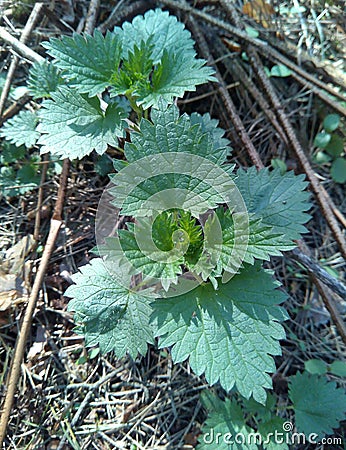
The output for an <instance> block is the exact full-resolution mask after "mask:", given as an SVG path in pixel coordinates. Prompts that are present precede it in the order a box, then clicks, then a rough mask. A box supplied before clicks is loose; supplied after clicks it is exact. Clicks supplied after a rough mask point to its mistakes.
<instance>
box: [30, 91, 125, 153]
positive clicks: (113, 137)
mask: <svg viewBox="0 0 346 450" xmlns="http://www.w3.org/2000/svg"><path fill="white" fill-rule="evenodd" d="M42 106H43V107H42V109H41V111H40V114H39V116H40V119H41V123H40V124H39V126H38V130H39V131H40V132H41V133H42V136H41V138H40V140H39V143H40V144H41V145H42V148H41V152H42V153H47V152H51V153H52V154H55V155H61V156H62V157H64V158H71V159H74V158H83V156H85V155H88V154H89V153H91V152H92V151H93V150H96V152H97V153H99V154H102V153H104V152H105V151H106V150H107V145H108V144H109V145H113V146H117V144H118V141H117V136H118V137H121V136H123V135H124V127H125V122H124V121H123V119H125V118H126V117H127V113H126V111H125V110H124V109H123V108H122V107H121V106H120V105H118V104H117V103H113V104H111V105H108V107H107V109H106V111H105V112H104V111H102V109H101V107H100V101H99V100H98V98H97V97H93V98H88V97H87V96H85V95H80V94H78V93H77V92H76V91H74V90H72V89H69V88H66V87H63V88H59V89H58V90H57V91H56V92H53V93H52V100H46V101H44V102H43V104H42Z"/></svg>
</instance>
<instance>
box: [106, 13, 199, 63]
mask: <svg viewBox="0 0 346 450" xmlns="http://www.w3.org/2000/svg"><path fill="white" fill-rule="evenodd" d="M114 33H115V34H116V35H117V36H118V38H119V40H120V41H121V42H122V43H123V53H122V56H123V57H125V58H127V56H128V53H129V52H130V51H133V49H134V47H135V45H136V44H138V42H141V41H144V42H147V41H148V40H149V39H150V40H151V42H152V43H153V44H154V46H153V50H152V55H151V57H152V60H153V62H154V64H157V63H158V62H160V60H161V58H162V55H163V52H164V50H166V51H170V50H173V51H174V52H182V53H185V55H186V56H188V57H189V58H190V60H191V58H193V57H194V56H195V54H196V52H195V50H194V48H193V46H194V42H193V40H192V39H191V34H190V32H189V31H188V30H186V29H185V27H184V25H183V24H182V23H181V22H178V20H177V18H176V17H175V16H170V15H169V13H168V12H167V11H162V10H161V9H155V10H150V11H147V12H146V13H145V14H144V16H137V17H135V18H134V19H133V21H132V23H129V22H125V23H124V24H123V26H122V28H119V27H116V28H115V29H114Z"/></svg>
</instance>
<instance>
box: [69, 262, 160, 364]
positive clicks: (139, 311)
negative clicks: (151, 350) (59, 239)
mask: <svg viewBox="0 0 346 450" xmlns="http://www.w3.org/2000/svg"><path fill="white" fill-rule="evenodd" d="M118 270H119V271H121V268H120V267H119V268H118ZM72 279H73V281H74V282H75V283H76V284H75V285H72V286H70V287H69V288H68V289H67V291H66V292H65V295H66V296H67V297H72V298H73V299H72V300H71V301H70V303H69V310H71V311H75V313H76V317H75V318H76V321H77V322H80V323H81V326H80V327H79V332H80V333H82V334H84V336H85V341H86V345H88V346H93V345H97V344H99V346H100V349H101V351H102V352H109V351H112V350H114V352H115V354H116V356H117V357H118V358H121V357H123V356H124V355H125V354H126V353H129V354H130V355H131V356H132V357H136V356H137V354H138V353H141V354H142V355H144V354H145V353H146V351H147V343H153V333H152V328H151V326H150V324H149V317H150V314H151V312H152V309H151V307H150V304H149V299H148V297H145V296H143V295H139V294H136V293H134V292H131V291H130V290H129V289H126V288H125V287H123V286H122V285H120V284H119V283H118V282H117V280H116V278H115V277H114V276H112V275H111V274H110V272H109V271H108V270H107V268H106V266H105V264H104V262H103V261H102V259H101V258H97V259H93V260H92V261H91V263H90V264H88V265H86V266H83V267H81V268H80V273H76V274H75V275H73V276H72Z"/></svg>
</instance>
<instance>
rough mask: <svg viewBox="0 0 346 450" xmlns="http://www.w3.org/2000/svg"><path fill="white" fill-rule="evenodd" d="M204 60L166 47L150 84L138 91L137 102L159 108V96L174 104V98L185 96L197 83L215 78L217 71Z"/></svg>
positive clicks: (193, 89)
mask: <svg viewBox="0 0 346 450" xmlns="http://www.w3.org/2000/svg"><path fill="white" fill-rule="evenodd" d="M205 64H206V61H205V60H203V59H195V58H194V59H192V58H191V57H189V56H188V55H186V54H185V53H178V54H177V53H175V52H173V51H170V52H169V51H167V50H164V52H163V55H162V58H161V61H160V62H159V63H158V64H157V67H156V68H155V70H154V72H153V74H152V79H151V83H150V84H149V83H146V84H143V85H142V86H140V87H139V88H138V89H137V90H136V102H137V104H138V105H141V106H142V107H143V108H144V109H147V108H150V107H151V106H153V107H155V108H157V107H158V104H159V102H160V99H161V98H162V99H164V100H165V101H167V102H169V103H172V101H173V98H174V97H183V95H184V93H185V92H191V91H195V90H196V86H198V85H199V84H203V83H206V82H207V81H215V78H214V77H213V76H212V74H213V73H214V70H213V69H211V68H210V67H207V66H205Z"/></svg>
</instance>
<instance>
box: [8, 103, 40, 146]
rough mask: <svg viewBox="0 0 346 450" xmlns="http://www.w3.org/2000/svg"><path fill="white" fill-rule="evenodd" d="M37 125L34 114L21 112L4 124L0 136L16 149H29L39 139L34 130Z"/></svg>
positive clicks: (37, 133)
mask: <svg viewBox="0 0 346 450" xmlns="http://www.w3.org/2000/svg"><path fill="white" fill-rule="evenodd" d="M37 123H38V117H37V115H36V114H35V113H33V112H31V111H21V112H20V113H19V114H17V115H16V116H14V117H13V118H12V119H10V120H8V121H7V122H5V124H4V125H3V126H2V128H1V130H0V136H1V137H4V138H5V139H6V140H7V141H9V142H12V143H13V144H15V145H16V146H17V147H20V146H21V145H25V147H27V148H31V147H33V146H34V145H35V144H36V142H37V140H38V138H39V137H40V133H39V132H38V131H37V129H36V126H37Z"/></svg>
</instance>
